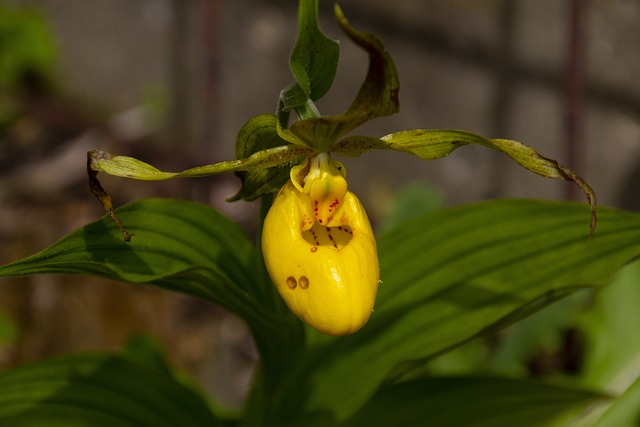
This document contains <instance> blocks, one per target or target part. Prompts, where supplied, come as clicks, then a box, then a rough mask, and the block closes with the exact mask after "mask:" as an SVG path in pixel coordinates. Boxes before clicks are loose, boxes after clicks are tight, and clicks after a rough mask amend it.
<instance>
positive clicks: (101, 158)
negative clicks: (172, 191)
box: [89, 145, 313, 181]
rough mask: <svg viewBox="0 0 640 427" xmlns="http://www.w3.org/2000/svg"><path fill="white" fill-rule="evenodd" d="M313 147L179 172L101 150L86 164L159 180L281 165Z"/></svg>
mask: <svg viewBox="0 0 640 427" xmlns="http://www.w3.org/2000/svg"><path fill="white" fill-rule="evenodd" d="M312 152H313V149H312V148H311V147H308V146H304V145H284V146H279V147H274V148H268V149H266V150H261V151H259V152H257V153H255V154H252V155H251V156H249V157H247V158H246V159H239V160H231V161H227V162H220V163H214V164H211V165H205V166H198V167H195V168H191V169H187V170H184V171H182V172H165V171H161V170H159V169H158V168H156V167H154V166H151V165H150V164H148V163H145V162H143V161H140V160H138V159H136V158H133V157H127V156H114V155H111V154H109V153H107V152H104V151H95V150H94V151H90V152H89V167H90V170H92V171H95V172H103V173H106V174H108V175H113V176H119V177H123V178H131V179H138V180H141V181H162V180H165V179H171V178H200V177H205V176H211V175H218V174H221V173H226V172H237V171H250V170H256V169H265V168H271V167H275V166H283V165H287V164H292V163H296V162H298V161H299V160H300V159H302V158H303V157H306V156H309V155H310V154H311V153H312Z"/></svg>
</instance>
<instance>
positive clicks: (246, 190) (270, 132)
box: [231, 114, 294, 201]
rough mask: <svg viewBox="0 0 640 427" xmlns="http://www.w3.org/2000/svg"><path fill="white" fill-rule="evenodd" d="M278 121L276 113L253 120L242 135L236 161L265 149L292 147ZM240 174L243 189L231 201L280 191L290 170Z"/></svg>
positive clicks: (266, 170)
mask: <svg viewBox="0 0 640 427" xmlns="http://www.w3.org/2000/svg"><path fill="white" fill-rule="evenodd" d="M277 121H278V119H277V118H276V116H275V115H273V114H263V115H260V116H256V117H253V118H252V119H251V120H249V121H248V122H247V123H246V124H245V125H244V126H243V127H242V128H241V129H240V131H239V132H238V137H237V139H236V158H238V159H243V158H246V157H250V156H251V155H253V154H255V153H257V152H259V151H261V150H265V149H269V148H275V147H279V146H284V145H288V144H289V143H288V142H287V141H285V140H284V139H282V138H281V137H280V136H279V135H278V131H277V126H276V124H277ZM291 163H294V162H291ZM236 175H238V176H239V177H240V179H241V180H242V188H241V189H240V191H239V192H238V194H236V195H235V196H234V197H232V198H231V201H233V200H238V199H244V200H248V201H251V200H255V199H257V198H258V197H260V196H262V195H264V194H269V193H274V192H276V191H278V190H279V189H280V188H281V187H282V186H283V185H284V183H285V182H286V181H287V179H289V168H287V167H277V166H276V167H272V168H268V169H256V170H249V171H241V172H236Z"/></svg>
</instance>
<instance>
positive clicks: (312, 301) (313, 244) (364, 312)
mask: <svg viewBox="0 0 640 427" xmlns="http://www.w3.org/2000/svg"><path fill="white" fill-rule="evenodd" d="M323 219H325V220H327V219H328V221H325V222H324V223H323V224H320V223H319V222H318V220H317V217H316V214H315V213H314V207H313V201H312V199H311V198H310V196H309V195H308V194H305V193H303V192H301V191H299V190H298V189H297V188H296V186H294V185H293V183H292V182H291V181H289V182H288V183H287V184H286V185H285V186H284V187H283V188H282V189H281V190H280V192H279V193H278V195H277V196H276V198H275V200H274V203H273V206H272V207H271V209H270V210H269V213H268V215H267V217H266V218H265V223H264V228H263V234H262V248H263V253H264V259H265V263H266V266H267V270H268V271H269V275H270V276H271V279H272V280H273V282H274V283H275V285H276V287H277V289H278V291H279V293H280V295H282V298H283V299H284V301H285V302H286V303H287V305H288V306H289V308H290V309H291V311H293V313H294V314H295V315H296V316H298V317H299V318H300V319H302V320H303V321H305V322H306V323H308V324H309V325H310V326H312V327H314V328H315V329H317V330H319V331H320V332H323V333H325V334H328V335H346V334H351V333H353V332H356V331H357V330H358V329H360V328H361V327H362V326H364V324H365V323H366V322H367V320H369V317H370V316H371V312H372V310H373V306H374V302H375V297H376V293H377V290H378V281H379V274H380V273H379V267H378V255H377V251H376V243H375V238H374V235H373V232H372V230H371V225H370V224H369V219H368V218H367V215H366V213H365V211H364V209H363V207H362V205H361V204H360V201H359V200H358V198H357V197H356V196H355V195H354V194H353V193H351V192H350V191H346V193H345V194H344V197H343V199H342V201H341V202H340V203H339V205H338V206H337V208H336V210H335V211H333V212H332V214H331V215H330V216H323Z"/></svg>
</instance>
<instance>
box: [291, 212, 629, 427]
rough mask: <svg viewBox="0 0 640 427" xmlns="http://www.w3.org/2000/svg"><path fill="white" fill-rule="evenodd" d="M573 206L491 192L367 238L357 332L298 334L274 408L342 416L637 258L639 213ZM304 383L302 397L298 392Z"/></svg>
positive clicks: (601, 280) (602, 282)
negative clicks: (298, 354) (373, 288)
mask: <svg viewBox="0 0 640 427" xmlns="http://www.w3.org/2000/svg"><path fill="white" fill-rule="evenodd" d="M599 214H600V216H601V222H600V225H599V228H598V230H597V232H596V233H595V235H594V236H593V238H591V239H589V238H588V227H587V226H586V224H585V217H588V209H587V207H586V206H584V205H580V204H575V203H563V202H545V201H533V200H502V201H490V202H484V203H479V204H473V205H467V206H461V207H457V208H453V209H446V210H442V211H438V212H435V213H430V214H427V215H425V216H422V217H420V218H418V219H416V220H413V221H411V222H409V223H406V224H404V225H402V226H400V227H398V228H396V229H394V230H392V231H390V232H389V233H387V234H385V235H383V236H381V237H380V238H379V240H378V252H379V256H380V269H381V279H382V283H381V284H380V289H379V292H378V299H377V305H376V308H375V311H374V313H373V315H372V317H371V320H370V321H369V323H368V324H367V325H366V326H365V327H364V328H363V329H362V330H361V331H360V332H358V333H357V334H354V335H352V336H347V337H341V338H337V339H330V338H326V337H323V336H320V335H319V334H313V332H311V331H310V332H309V334H308V335H309V338H310V345H311V346H312V349H311V351H310V352H309V354H308V356H306V358H305V363H306V364H305V366H303V367H302V368H300V369H299V370H298V371H297V372H295V374H294V375H292V377H291V379H290V380H289V381H290V382H289V387H290V388H289V389H288V391H287V393H286V394H285V398H284V399H283V401H284V402H285V403H283V407H282V409H281V414H282V416H283V417H285V415H289V414H293V415H289V416H291V417H295V414H296V410H298V409H301V411H300V412H299V413H298V415H299V416H300V417H304V416H305V414H309V413H317V412H324V413H334V414H335V416H336V417H337V419H338V420H344V419H346V418H347V417H348V416H350V415H351V414H352V413H353V412H354V411H356V410H357V409H358V408H359V407H360V406H361V405H362V404H363V403H364V402H365V401H366V400H367V399H368V398H369V397H370V396H371V395H372V394H373V393H374V391H375V390H376V389H377V388H378V387H379V386H380V385H381V384H383V383H392V382H393V381H395V380H396V379H398V378H399V377H401V376H402V375H404V374H406V373H408V372H410V371H412V370H414V369H416V368H420V367H422V366H424V364H426V363H427V362H429V361H430V360H432V359H434V358H436V357H438V356H439V355H440V354H443V353H446V352H447V351H449V350H451V349H453V348H456V347H457V346H460V345H462V344H463V343H465V342H467V341H469V340H471V339H473V338H475V337H479V336H483V335H485V334H488V333H491V332H493V331H495V330H497V329H500V328H502V327H504V326H506V325H508V324H511V323H513V322H516V321H517V320H519V319H521V318H524V317H525V316H527V315H529V314H531V313H533V312H536V311H537V310H540V309H541V308H542V307H545V306H546V305H548V304H551V303H553V302H555V301H557V300H558V299H560V298H563V297H565V296H567V295H569V294H571V293H573V292H575V291H576V290H578V289H584V288H586V287H600V286H602V285H605V284H606V283H608V282H609V281H610V279H611V277H612V276H613V275H614V274H615V272H616V271H618V270H619V269H620V268H621V267H622V266H623V265H625V264H626V263H627V262H629V261H630V260H631V259H633V258H634V257H637V256H639V255H640V215H638V214H634V213H628V212H624V211H620V210H615V209H611V208H600V211H599ZM301 390H304V393H303V392H301Z"/></svg>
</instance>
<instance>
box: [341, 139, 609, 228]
mask: <svg viewBox="0 0 640 427" xmlns="http://www.w3.org/2000/svg"><path fill="white" fill-rule="evenodd" d="M468 144H479V145H483V146H485V147H488V148H492V149H494V150H498V151H502V152H503V153H505V154H507V155H508V156H509V157H511V158H512V159H513V160H514V161H516V162H517V163H518V164H519V165H520V166H522V167H524V168H525V169H527V170H529V171H531V172H533V173H536V174H538V175H541V176H543V177H545V178H555V179H564V180H567V181H572V182H574V183H575V184H576V185H577V186H578V187H580V189H582V191H584V193H585V196H586V197H587V200H588V201H589V204H590V206H591V233H593V231H594V230H595V226H596V196H595V193H594V192H593V190H592V189H591V187H590V186H589V184H587V182H586V181H584V180H583V179H582V178H581V177H580V176H578V175H577V174H576V173H575V172H573V171H571V170H570V169H567V168H566V167H564V166H562V165H561V164H560V163H558V162H557V161H556V160H553V159H549V158H546V157H543V156H541V155H540V154H538V152H537V151H536V150H534V149H533V148H531V147H529V146H526V145H524V144H522V143H520V142H518V141H512V140H508V139H486V138H484V137H482V136H480V135H476V134H474V133H471V132H467V131H461V130H449V129H427V130H424V129H415V130H407V131H401V132H396V133H392V134H389V135H386V136H383V137H382V138H380V139H378V138H372V137H368V136H353V137H349V138H345V139H343V140H341V141H339V142H338V143H337V144H336V145H335V146H334V147H333V148H332V150H333V151H334V152H335V153H337V154H342V155H345V156H360V155H362V154H364V153H365V152H367V151H369V150H372V149H383V150H395V151H401V152H404V153H409V154H413V155H414V156H416V157H419V158H420V159H422V160H435V159H440V158H442V157H445V156H448V155H449V154H451V153H452V152H453V151H454V150H456V149H458V148H460V147H462V146H465V145H468Z"/></svg>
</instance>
